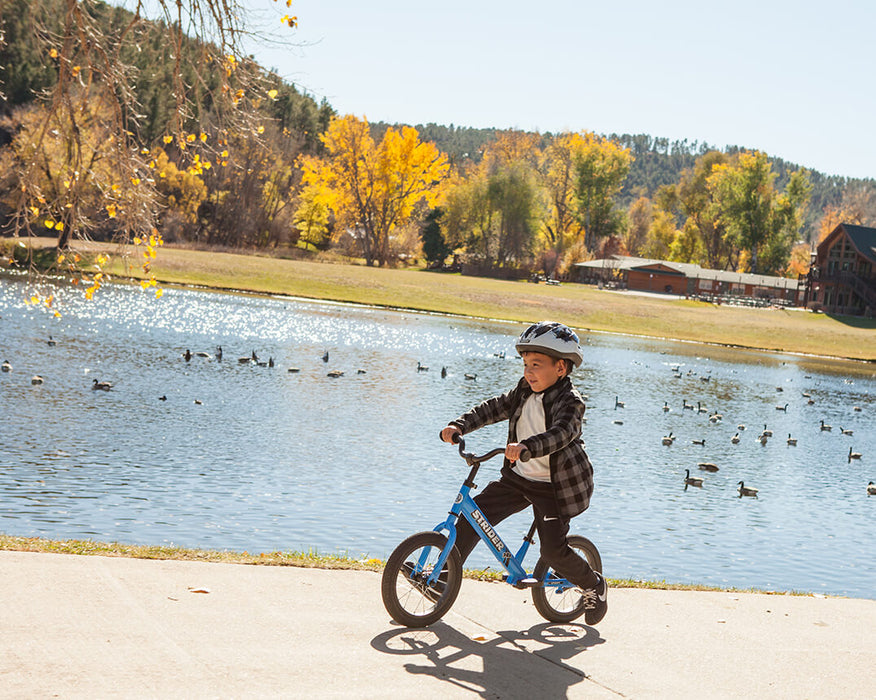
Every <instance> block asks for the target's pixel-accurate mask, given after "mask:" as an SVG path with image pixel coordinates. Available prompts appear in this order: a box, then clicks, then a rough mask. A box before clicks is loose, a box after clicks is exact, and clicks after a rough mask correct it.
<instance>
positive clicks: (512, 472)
mask: <svg viewBox="0 0 876 700" xmlns="http://www.w3.org/2000/svg"><path fill="white" fill-rule="evenodd" d="M516 348H517V352H518V353H520V356H521V357H522V358H523V378H522V379H521V380H520V381H519V382H518V384H517V386H516V387H515V388H514V389H512V390H511V391H509V392H507V393H505V394H502V395H501V396H495V397H493V398H491V399H487V400H486V401H484V402H483V403H481V404H479V405H478V406H475V407H474V408H473V409H471V410H470V411H469V412H468V413H465V414H464V415H462V416H460V417H459V418H457V419H456V420H453V421H451V422H450V423H449V424H448V425H447V427H446V428H444V429H443V430H442V431H441V439H442V440H444V441H445V442H452V441H453V436H454V435H465V434H467V433H470V432H472V431H473V430H477V429H478V428H482V427H483V426H485V425H490V424H492V423H498V422H499V421H503V420H507V421H508V443H507V445H506V447H505V463H504V465H503V466H502V474H501V477H500V478H499V480H498V481H492V482H490V483H489V484H488V485H487V487H486V488H485V489H484V490H483V491H482V492H481V493H480V494H479V495H478V496H476V497H475V499H474V500H475V503H477V505H478V508H479V509H480V511H481V513H482V514H483V515H484V516H485V517H486V519H487V520H488V521H489V522H490V523H492V524H494V525H495V524H497V523H499V522H501V521H502V520H504V519H505V518H507V517H509V516H511V515H513V514H514V513H517V512H519V511H521V510H523V509H524V508H526V507H527V506H530V505H531V506H532V508H533V511H534V512H535V520H536V530H537V532H538V539H539V542H540V543H541V556H542V557H543V558H544V559H545V560H546V561H548V562H549V563H550V565H551V567H552V568H553V569H554V570H555V571H556V572H557V573H558V574H560V575H561V576H564V577H565V578H566V579H568V580H569V581H570V582H571V583H573V584H575V585H576V586H578V587H579V588H580V589H581V590H582V591H583V596H584V607H585V610H586V612H585V617H584V619H585V621H586V622H587V624H588V625H595V624H596V623H598V622H599V621H600V620H601V619H602V618H603V617H604V616H605V613H606V611H607V610H608V600H607V596H608V584H607V583H606V581H605V579H604V578H603V576H602V574H601V573H600V572H597V571H593V569H591V568H590V565H589V564H588V563H587V561H586V560H584V559H583V558H581V557H580V556H578V555H577V554H576V553H575V551H574V550H573V549H572V548H571V547H570V546H569V542H568V539H567V536H568V534H569V521H570V520H571V518H573V517H574V516H576V515H578V514H579V513H582V512H583V511H584V510H586V509H587V507H588V506H589V505H590V496H591V495H592V493H593V467H592V466H591V464H590V460H589V459H588V458H587V453H586V452H585V451H584V443H583V441H582V440H581V419H582V417H583V415H584V410H585V406H584V400H583V399H582V398H581V394H579V393H578V391H577V390H576V389H575V387H573V386H572V381H571V379H570V378H569V375H570V374H571V373H572V370H573V368H574V367H578V366H579V365H580V364H581V361H582V360H583V353H582V352H581V346H580V344H579V341H578V336H577V335H575V333H574V332H573V331H572V330H571V329H570V328H568V327H567V326H564V325H563V324H561V323H555V322H549V321H542V322H541V323H536V324H534V325H532V326H530V327H529V328H527V329H526V331H524V332H523V334H522V335H521V336H520V337H519V338H518V339H517V344H516ZM573 366H574V367H573ZM525 450H528V451H529V453H530V455H531V457H530V459H529V460H528V461H526V462H522V461H519V460H520V456H521V454H522V453H523V452H524V451H525ZM478 541H479V538H478V535H477V534H476V533H475V531H474V530H473V529H472V527H471V525H469V523H468V522H467V521H466V520H465V519H464V518H461V519H460V521H459V524H458V527H457V537H456V549H457V550H458V551H459V554H460V557H461V559H462V561H463V562H464V561H465V560H466V558H467V557H468V555H469V554H470V553H471V551H472V549H474V547H475V545H476V544H477V543H478Z"/></svg>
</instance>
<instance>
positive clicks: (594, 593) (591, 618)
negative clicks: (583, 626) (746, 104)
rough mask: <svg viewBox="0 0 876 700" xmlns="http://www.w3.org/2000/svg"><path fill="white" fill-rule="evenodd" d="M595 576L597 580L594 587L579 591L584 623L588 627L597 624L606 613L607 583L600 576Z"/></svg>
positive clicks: (598, 574)
mask: <svg viewBox="0 0 876 700" xmlns="http://www.w3.org/2000/svg"><path fill="white" fill-rule="evenodd" d="M596 576H597V577H598V578H599V581H598V582H597V584H596V586H595V587H593V588H585V589H584V590H582V591H581V594H582V597H583V599H584V611H585V612H584V621H585V622H586V623H587V624H588V625H595V624H597V623H598V622H599V621H600V620H601V619H602V618H603V617H605V613H607V612H608V583H607V582H606V580H605V578H603V576H602V574H600V573H597V574H596Z"/></svg>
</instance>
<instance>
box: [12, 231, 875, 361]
mask: <svg viewBox="0 0 876 700" xmlns="http://www.w3.org/2000/svg"><path fill="white" fill-rule="evenodd" d="M9 240H10V239H5V241H6V245H7V246H8V245H9ZM52 243H53V242H52V241H51V240H49V239H36V240H35V241H34V242H33V245H34V247H36V248H45V247H48V246H50V245H52ZM80 245H81V244H80ZM83 248H84V250H86V251H88V252H90V253H93V254H95V255H96V254H97V252H98V251H103V252H106V253H107V254H109V255H110V258H111V260H110V263H109V265H108V266H107V272H109V273H110V274H111V275H113V276H114V278H115V279H117V280H124V279H130V280H137V279H138V275H139V274H140V270H139V267H137V265H136V262H135V261H133V260H132V259H131V257H130V254H131V252H132V251H131V250H130V249H125V248H120V247H117V246H113V245H110V244H100V243H88V244H87V245H84V246H83ZM152 272H153V274H154V275H155V277H156V278H157V279H158V281H159V282H160V283H161V284H164V285H178V286H183V287H197V288H203V289H212V290H217V291H228V292H248V293H254V294H264V295H285V296H293V297H300V298H305V299H320V300H326V301H337V302H345V303H353V304H361V305H368V306H377V307H385V308H393V309H402V310H412V311H423V312H432V313H440V314H450V315H457V316H467V317H472V318H483V319H492V320H503V321H511V322H517V323H529V322H532V321H537V320H541V319H544V318H549V317H550V318H559V319H562V320H563V321H564V322H565V323H567V324H569V325H571V326H573V327H575V328H576V329H578V330H582V331H585V332H586V331H599V332H608V333H619V334H624V335H633V336H644V337H652V338H661V339H671V340H680V341H687V342H694V343H706V344H711V345H718V346H725V347H729V348H737V349H752V350H767V351H771V352H778V353H792V354H799V355H807V356H816V357H823V358H834V359H843V360H857V361H863V362H865V363H873V362H876V343H874V342H873V340H874V338H876V334H874V331H876V320H873V319H865V318H860V317H853V316H830V315H827V314H821V313H813V312H809V311H805V310H802V309H787V308H748V307H732V306H727V305H716V304H713V303H709V302H703V301H697V300H692V299H679V298H676V297H671V296H666V297H662V296H661V295H656V294H655V295H638V294H635V293H630V292H617V291H611V290H600V289H597V288H596V287H593V286H589V285H583V284H562V285H545V284H532V283H529V282H523V281H511V280H501V279H493V278H484V277H473V276H467V275H460V274H458V273H443V272H430V271H426V270H422V269H415V268H408V269H393V268H378V267H367V266H364V265H359V264H342V263H338V262H318V261H313V260H291V259H284V258H276V257H266V256H263V255H246V254H241V253H231V252H214V251H203V250H192V249H186V248H176V247H169V246H166V247H163V248H161V249H160V250H159V252H158V257H157V259H156V260H155V261H154V263H153V265H152ZM60 311H61V313H63V310H60Z"/></svg>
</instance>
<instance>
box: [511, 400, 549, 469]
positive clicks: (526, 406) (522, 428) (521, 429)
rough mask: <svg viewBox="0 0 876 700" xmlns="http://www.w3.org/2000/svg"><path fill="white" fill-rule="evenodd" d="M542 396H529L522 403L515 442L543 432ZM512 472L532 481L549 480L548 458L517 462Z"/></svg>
mask: <svg viewBox="0 0 876 700" xmlns="http://www.w3.org/2000/svg"><path fill="white" fill-rule="evenodd" d="M545 426H546V423H545V420H544V395H543V394H530V395H529V398H527V399H526V401H524V402H523V410H522V411H521V413H520V418H519V419H518V421H517V442H520V441H521V440H525V439H526V438H528V437H532V436H533V435H538V434H539V433H543V432H544V431H545ZM513 469H514V471H515V472H517V473H518V474H519V475H520V476H522V477H524V478H526V479H530V480H532V481H547V482H550V480H551V462H550V457H549V456H547V457H531V458H530V459H529V461H528V462H521V461H519V460H518V461H517V462H515V463H514V467H513Z"/></svg>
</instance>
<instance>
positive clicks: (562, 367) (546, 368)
mask: <svg viewBox="0 0 876 700" xmlns="http://www.w3.org/2000/svg"><path fill="white" fill-rule="evenodd" d="M522 357H523V378H524V379H525V380H526V381H527V383H528V384H529V388H530V389H532V390H533V391H534V392H536V393H538V392H541V391H544V390H545V389H549V388H550V387H552V386H553V385H554V384H556V383H557V380H559V379H560V378H561V377H565V376H566V363H565V362H563V361H562V360H555V359H554V358H553V357H551V356H550V355H545V354H544V353H540V352H524V353H523V354H522Z"/></svg>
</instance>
